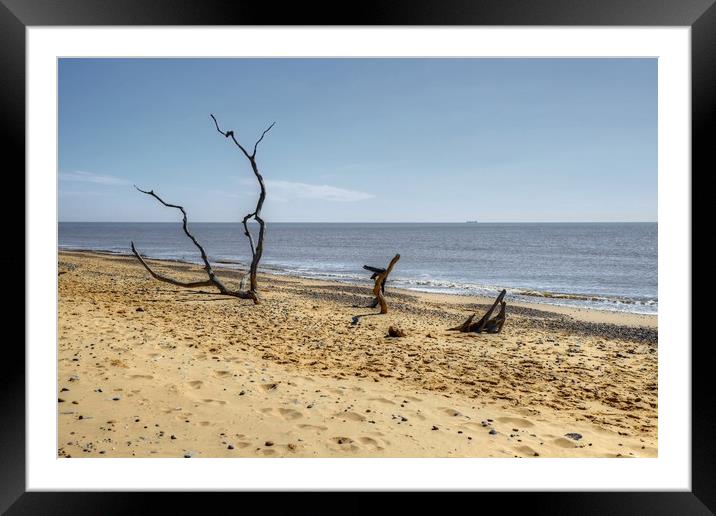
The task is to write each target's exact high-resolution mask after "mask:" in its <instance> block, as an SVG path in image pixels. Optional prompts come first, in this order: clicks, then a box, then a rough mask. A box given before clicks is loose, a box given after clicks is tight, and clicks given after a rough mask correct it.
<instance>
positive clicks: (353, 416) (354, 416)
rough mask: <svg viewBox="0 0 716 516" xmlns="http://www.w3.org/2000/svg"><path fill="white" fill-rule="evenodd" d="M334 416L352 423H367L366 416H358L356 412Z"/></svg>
mask: <svg viewBox="0 0 716 516" xmlns="http://www.w3.org/2000/svg"><path fill="white" fill-rule="evenodd" d="M334 415H335V416H336V417H339V418H340V417H342V418H344V419H348V420H350V421H365V417H364V416H362V415H360V414H356V413H355V412H337V413H336V414H334Z"/></svg>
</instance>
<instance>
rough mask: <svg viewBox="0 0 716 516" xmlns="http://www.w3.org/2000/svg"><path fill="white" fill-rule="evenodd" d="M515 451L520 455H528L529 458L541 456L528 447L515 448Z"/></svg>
mask: <svg viewBox="0 0 716 516" xmlns="http://www.w3.org/2000/svg"><path fill="white" fill-rule="evenodd" d="M515 450H516V451H518V452H519V453H521V454H522V455H526V456H527V457H538V456H539V454H538V453H537V452H536V451H535V450H534V449H532V448H530V447H529V446H526V445H525V446H518V447H517V448H515Z"/></svg>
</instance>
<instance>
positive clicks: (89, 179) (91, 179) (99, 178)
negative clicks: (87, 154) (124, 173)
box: [60, 170, 130, 185]
mask: <svg viewBox="0 0 716 516" xmlns="http://www.w3.org/2000/svg"><path fill="white" fill-rule="evenodd" d="M60 180H61V181H73V182H78V183H94V184H98V185H128V184H130V183H129V181H126V180H124V179H120V178H118V177H114V176H103V175H100V174H94V173H92V172H82V171H79V170H78V171H75V172H60Z"/></svg>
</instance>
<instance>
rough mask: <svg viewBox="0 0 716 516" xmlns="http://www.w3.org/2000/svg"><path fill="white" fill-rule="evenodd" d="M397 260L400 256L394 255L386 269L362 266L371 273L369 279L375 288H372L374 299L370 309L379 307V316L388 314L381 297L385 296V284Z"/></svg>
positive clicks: (386, 306) (383, 298)
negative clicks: (373, 281)
mask: <svg viewBox="0 0 716 516" xmlns="http://www.w3.org/2000/svg"><path fill="white" fill-rule="evenodd" d="M398 260H400V255H399V254H396V255H395V256H393V259H392V260H390V263H389V264H388V268H387V269H381V268H379V267H371V266H370V265H364V266H363V268H364V269H366V270H368V271H371V272H372V273H373V275H372V276H371V277H370V279H372V280H375V286H374V287H373V295H374V296H375V299H374V300H373V304H372V305H371V308H375V307H376V306H378V305H380V313H381V314H387V313H388V304H387V303H386V302H385V296H384V295H383V294H385V282H386V280H387V279H388V275H389V274H390V271H392V270H393V267H395V264H396V263H397V262H398Z"/></svg>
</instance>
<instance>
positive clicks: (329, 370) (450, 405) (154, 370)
mask: <svg viewBox="0 0 716 516" xmlns="http://www.w3.org/2000/svg"><path fill="white" fill-rule="evenodd" d="M150 263H153V264H155V265H156V266H157V267H158V268H160V269H161V270H162V271H164V272H167V273H171V274H173V275H174V276H176V277H177V278H180V279H185V280H188V279H191V278H193V279H201V278H203V276H202V275H203V272H202V271H201V269H200V268H199V267H196V266H191V265H186V264H180V263H174V262H157V261H151V262H150ZM217 271H220V272H219V274H220V275H221V277H222V279H226V282H227V283H229V284H232V286H233V287H236V286H237V285H238V282H239V279H240V273H237V272H235V271H225V270H221V269H218V268H217ZM58 283H59V350H58V393H57V397H58V427H59V433H58V435H59V438H58V455H59V456H60V457H185V456H186V457H196V458H200V457H655V456H656V455H657V354H658V353H657V343H656V338H657V330H656V327H657V320H656V317H655V316H647V315H636V314H623V313H614V312H602V311H595V310H586V309H581V310H580V309H574V308H565V307H554V306H549V305H542V304H527V303H515V304H512V303H510V302H509V299H508V312H507V313H508V319H507V323H506V325H505V328H504V330H503V332H502V333H501V334H499V335H482V334H480V335H478V334H462V333H459V332H454V331H447V328H450V327H452V326H455V325H457V324H459V323H461V322H462V321H463V320H464V319H465V318H466V317H467V316H468V315H469V314H470V313H472V311H474V310H475V309H478V310H482V311H484V309H485V307H486V305H487V304H488V303H489V302H490V301H491V300H487V299H480V298H468V297H462V296H447V295H436V294H424V293H416V292H408V291H400V290H397V289H391V288H390V284H389V286H388V303H389V306H390V309H391V311H390V313H388V314H386V315H377V314H376V313H375V312H376V310H372V309H369V308H365V306H366V305H367V304H369V302H370V301H371V295H370V285H369V282H368V280H366V284H365V285H364V286H362V285H346V284H339V283H330V282H325V281H312V280H305V279H299V278H293V277H287V276H268V275H263V276H261V277H260V279H259V286H260V288H261V295H262V303H261V304H260V305H254V304H253V303H251V302H250V301H244V300H237V299H235V298H227V297H225V296H221V295H218V294H215V293H214V292H213V291H212V290H211V289H208V288H205V289H193V290H189V289H182V288H178V287H174V286H172V285H169V284H166V283H160V282H157V281H155V280H153V279H152V278H151V277H149V275H148V274H147V272H146V271H145V270H144V269H143V268H142V267H141V265H140V264H139V263H138V262H137V261H136V260H135V259H134V258H130V257H118V256H107V255H100V254H92V253H79V252H62V253H60V257H59V277H58ZM356 316H358V321H357V323H356V324H353V323H352V321H353V320H354V317H356ZM391 325H392V326H398V327H400V328H401V329H402V330H404V331H405V333H406V337H403V338H392V337H387V330H388V327H389V326H391Z"/></svg>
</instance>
